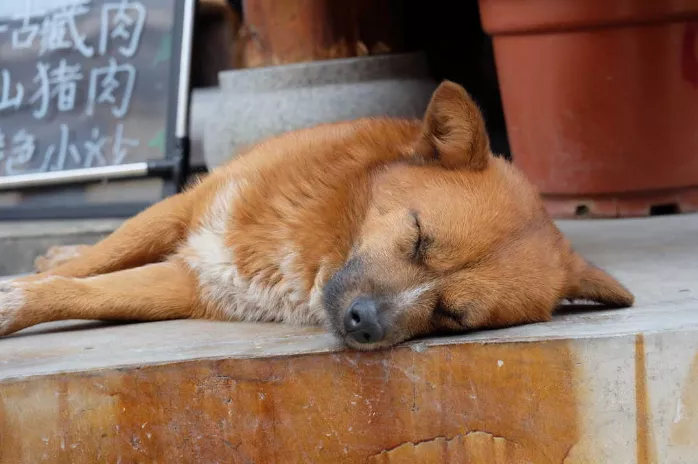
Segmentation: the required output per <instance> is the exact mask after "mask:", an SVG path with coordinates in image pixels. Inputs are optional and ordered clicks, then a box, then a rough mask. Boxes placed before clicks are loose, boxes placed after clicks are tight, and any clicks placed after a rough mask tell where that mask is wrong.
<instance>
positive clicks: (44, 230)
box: [0, 219, 123, 276]
mask: <svg viewBox="0 0 698 464" xmlns="http://www.w3.org/2000/svg"><path fill="white" fill-rule="evenodd" d="M122 222H123V219H89V220H77V219H76V220H45V221H0V256H1V257H2V259H0V276H3V275H4V276H6V275H14V274H24V273H27V272H32V271H33V266H34V260H35V259H36V258H37V257H38V256H41V255H42V254H43V253H45V252H46V250H47V249H48V248H49V247H51V246H53V245H82V244H84V245H91V244H93V243H95V242H97V241H99V240H100V239H102V238H103V237H105V236H107V235H108V234H110V233H111V232H113V231H114V230H116V228H117V227H119V225H121V223H122Z"/></svg>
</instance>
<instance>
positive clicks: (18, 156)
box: [5, 129, 36, 175]
mask: <svg viewBox="0 0 698 464" xmlns="http://www.w3.org/2000/svg"><path fill="white" fill-rule="evenodd" d="M34 152H36V137H35V136H34V135H32V134H30V133H29V132H27V131H26V130H24V129H20V130H19V131H17V132H16V133H15V135H13V136H12V150H11V151H10V155H9V156H8V157H7V162H6V163H5V172H6V173H7V174H10V175H13V174H20V173H22V172H23V170H22V169H17V165H22V164H27V163H29V162H30V161H31V159H32V158H33V157H34Z"/></svg>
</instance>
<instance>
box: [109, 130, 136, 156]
mask: <svg viewBox="0 0 698 464" xmlns="http://www.w3.org/2000/svg"><path fill="white" fill-rule="evenodd" d="M139 144H140V142H139V141H138V140H135V139H127V138H126V137H124V125H123V124H117V125H116V131H115V132H114V140H113V143H112V163H113V164H121V163H122V162H123V161H124V159H125V158H126V156H127V155H128V153H127V151H126V150H127V148H129V147H130V148H135V147H137V146H138V145H139Z"/></svg>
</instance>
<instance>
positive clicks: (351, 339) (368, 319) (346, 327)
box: [326, 297, 409, 351]
mask: <svg viewBox="0 0 698 464" xmlns="http://www.w3.org/2000/svg"><path fill="white" fill-rule="evenodd" d="M380 306H382V305H381V303H376V302H374V300H372V299H371V298H368V297H358V298H356V299H355V300H354V301H352V303H351V304H350V305H349V306H348V307H347V308H346V309H337V308H334V309H328V310H327V316H328V317H327V327H326V328H327V329H328V330H329V331H330V332H332V333H333V334H334V335H335V337H337V339H339V340H340V341H341V342H342V343H343V344H344V345H345V346H347V347H349V348H352V349H355V350H361V351H372V350H379V349H384V348H390V347H392V346H395V345H397V344H399V343H401V342H403V341H406V340H407V339H409V335H408V334H405V333H404V331H403V330H402V329H401V328H400V324H398V323H397V321H396V320H394V319H395V318H394V314H392V313H393V312H392V311H386V310H381V309H380Z"/></svg>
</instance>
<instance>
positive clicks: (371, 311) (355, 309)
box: [344, 296, 385, 343]
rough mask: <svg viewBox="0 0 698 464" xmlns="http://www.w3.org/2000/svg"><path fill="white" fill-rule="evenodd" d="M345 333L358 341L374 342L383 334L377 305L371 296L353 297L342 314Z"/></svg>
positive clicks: (381, 338) (380, 338)
mask: <svg viewBox="0 0 698 464" xmlns="http://www.w3.org/2000/svg"><path fill="white" fill-rule="evenodd" d="M344 328H345V330H346V331H347V334H348V335H349V336H350V337H351V338H353V339H354V340H356V341H357V342H359V343H376V342H379V341H381V340H383V336H384V335H385V334H384V332H383V327H382V326H381V324H380V320H379V318H378V307H377V306H376V302H375V301H373V300H372V299H371V298H368V297H365V296H360V297H358V298H357V299H355V300H354V301H353V302H352V304H351V306H350V307H349V310H348V311H347V314H346V315H345V316H344Z"/></svg>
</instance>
